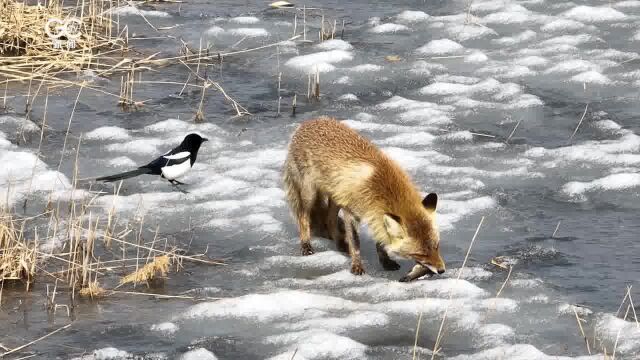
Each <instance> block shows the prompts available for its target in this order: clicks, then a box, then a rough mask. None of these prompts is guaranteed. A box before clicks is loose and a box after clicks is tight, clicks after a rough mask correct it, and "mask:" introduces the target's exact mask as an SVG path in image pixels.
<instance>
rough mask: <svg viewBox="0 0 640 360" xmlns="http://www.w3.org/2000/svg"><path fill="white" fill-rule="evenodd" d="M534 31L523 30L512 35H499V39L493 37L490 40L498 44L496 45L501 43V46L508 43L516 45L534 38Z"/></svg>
mask: <svg viewBox="0 0 640 360" xmlns="http://www.w3.org/2000/svg"><path fill="white" fill-rule="evenodd" d="M536 35H537V34H536V32H535V31H531V30H525V31H523V32H521V33H519V34H516V35H513V36H505V37H501V38H499V39H494V40H492V42H494V43H496V44H498V45H503V46H509V45H516V44H519V43H522V42H526V41H529V40H532V39H535V37H536Z"/></svg>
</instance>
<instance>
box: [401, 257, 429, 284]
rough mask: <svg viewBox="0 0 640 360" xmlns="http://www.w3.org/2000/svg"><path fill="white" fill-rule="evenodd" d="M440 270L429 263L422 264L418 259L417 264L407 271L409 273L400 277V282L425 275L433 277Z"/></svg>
mask: <svg viewBox="0 0 640 360" xmlns="http://www.w3.org/2000/svg"><path fill="white" fill-rule="evenodd" d="M437 273H438V270H437V269H436V268H435V267H433V266H432V265H429V264H422V263H420V262H417V261H416V264H415V265H414V266H413V268H412V269H411V271H409V272H408V273H407V275H405V276H403V277H401V278H400V282H410V281H413V280H416V279H418V278H421V277H423V276H425V275H428V276H429V278H431V277H433V275H435V274H437Z"/></svg>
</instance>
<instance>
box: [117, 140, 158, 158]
mask: <svg viewBox="0 0 640 360" xmlns="http://www.w3.org/2000/svg"><path fill="white" fill-rule="evenodd" d="M160 146H166V143H165V142H164V141H162V140H160V139H137V140H131V141H128V142H124V143H116V144H109V145H107V146H106V149H107V151H113V152H125V153H133V154H147V155H156V153H158V148H159V147H160ZM167 150H168V149H167Z"/></svg>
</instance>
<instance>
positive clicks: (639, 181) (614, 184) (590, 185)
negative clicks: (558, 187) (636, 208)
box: [562, 173, 640, 196]
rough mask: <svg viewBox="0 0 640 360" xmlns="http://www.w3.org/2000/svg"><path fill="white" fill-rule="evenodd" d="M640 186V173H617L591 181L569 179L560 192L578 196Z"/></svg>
mask: <svg viewBox="0 0 640 360" xmlns="http://www.w3.org/2000/svg"><path fill="white" fill-rule="evenodd" d="M638 186H640V174H638V173H617V174H612V175H608V176H605V177H602V178H599V179H596V180H593V181H588V182H581V181H571V182H568V183H566V184H565V185H564V186H563V187H562V192H564V193H565V194H567V195H569V196H578V195H582V194H584V193H586V192H592V191H596V190H610V191H617V190H626V189H631V188H635V187H638Z"/></svg>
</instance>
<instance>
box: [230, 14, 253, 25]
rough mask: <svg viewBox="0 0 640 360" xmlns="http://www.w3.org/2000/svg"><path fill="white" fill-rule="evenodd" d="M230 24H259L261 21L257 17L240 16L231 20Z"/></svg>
mask: <svg viewBox="0 0 640 360" xmlns="http://www.w3.org/2000/svg"><path fill="white" fill-rule="evenodd" d="M229 22H232V23H236V24H257V23H259V22H260V19H258V18H257V17H255V16H238V17H234V18H231V19H229Z"/></svg>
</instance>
